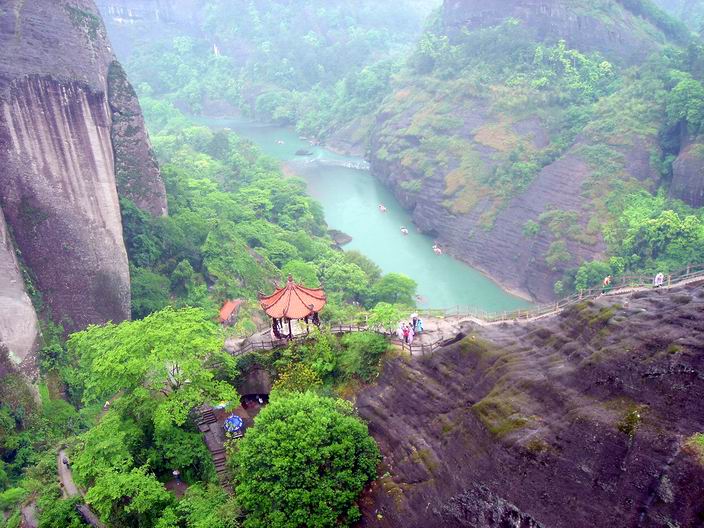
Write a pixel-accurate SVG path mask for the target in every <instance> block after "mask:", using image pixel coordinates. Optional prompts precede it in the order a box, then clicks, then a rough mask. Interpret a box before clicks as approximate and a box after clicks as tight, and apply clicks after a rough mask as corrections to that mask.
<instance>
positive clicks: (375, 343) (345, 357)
mask: <svg viewBox="0 0 704 528" xmlns="http://www.w3.org/2000/svg"><path fill="white" fill-rule="evenodd" d="M342 345H343V346H344V347H345V350H344V351H343V352H342V354H341V355H340V358H339V368H340V370H341V371H342V373H343V375H345V376H353V375H356V376H359V377H360V378H362V379H363V380H364V381H371V380H372V379H373V378H374V377H375V376H376V375H377V374H378V372H379V360H380V359H381V356H382V355H383V354H384V352H386V350H387V349H388V346H389V345H388V343H387V341H386V339H385V338H384V337H383V336H380V335H379V334H375V333H373V332H359V333H352V334H347V335H345V336H344V337H343V338H342Z"/></svg>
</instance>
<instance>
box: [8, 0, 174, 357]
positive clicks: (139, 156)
mask: <svg viewBox="0 0 704 528" xmlns="http://www.w3.org/2000/svg"><path fill="white" fill-rule="evenodd" d="M116 172H117V176H118V177H119V180H120V187H121V191H123V192H124V194H125V196H126V197H128V198H132V199H133V200H134V201H135V202H137V203H138V204H139V205H140V206H141V207H143V208H145V209H146V210H149V211H151V212H152V213H154V214H164V213H165V212H166V197H165V191H164V186H163V182H162V181H161V177H160V174H159V171H158V168H157V167H156V163H155V161H154V158H153V156H152V154H151V151H150V148H149V144H148V141H147V139H146V132H145V130H144V125H143V121H142V117H141V113H140V110H139V105H138V103H137V101H136V99H135V98H134V94H133V92H132V91H131V88H130V87H129V84H128V83H127V82H126V80H125V79H124V75H123V74H122V72H121V69H120V68H119V66H117V65H116V64H115V59H114V56H113V53H112V50H111V48H110V45H109V43H108V40H107V37H106V34H105V29H104V27H103V24H102V20H101V18H100V16H99V14H98V12H97V9H96V7H95V5H94V3H93V1H92V0H70V1H69V0H63V1H54V0H33V1H32V2H25V1H23V0H11V1H9V2H5V3H4V4H3V7H2V8H0V206H1V208H2V211H3V213H4V218H5V220H6V221H7V224H8V226H9V231H10V233H11V235H12V237H13V240H14V243H15V249H16V250H17V252H18V253H19V254H21V259H22V262H23V263H24V265H26V266H27V268H28V271H29V273H28V275H27V276H31V277H32V278H33V282H34V284H33V285H32V286H33V288H35V289H36V290H38V291H39V292H41V295H42V298H43V300H44V305H45V307H46V308H48V309H49V310H50V312H49V313H48V314H47V315H49V314H50V315H51V316H52V317H53V318H54V319H55V320H57V321H59V322H61V323H63V324H64V325H65V328H66V330H68V331H70V330H76V329H80V328H83V327H85V326H86V325H87V324H90V323H102V322H105V321H108V320H113V321H121V320H123V319H125V318H127V317H129V313H130V282H129V271H128V265H127V254H126V251H125V246H124V243H123V240H122V225H121V218H120V207H119V201H118V189H117V182H116ZM6 280H10V281H11V280H13V279H12V277H10V279H7V278H6V276H5V275H2V276H0V282H4V281H6ZM15 290H16V288H15ZM8 291H12V290H8ZM12 297H13V298H14V299H15V302H17V303H20V304H23V305H26V303H25V302H24V297H23V296H22V295H21V294H20V293H19V292H17V291H14V293H12ZM27 324H28V323H27V321H26V320H24V318H23V317H21V316H20V314H19V313H18V314H17V316H16V317H13V318H11V320H10V321H9V326H10V327H13V328H14V330H15V331H17V329H21V328H22V325H27ZM6 325H7V323H6ZM9 333H10V334H12V331H10V332H9ZM12 352H13V353H15V355H17V352H15V351H12Z"/></svg>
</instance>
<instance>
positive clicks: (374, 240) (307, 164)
mask: <svg viewBox="0 0 704 528" xmlns="http://www.w3.org/2000/svg"><path fill="white" fill-rule="evenodd" d="M197 121H199V122H200V123H201V124H204V125H207V126H210V127H213V128H227V129H230V130H232V131H233V132H235V133H237V134H239V135H240V136H241V137H243V138H246V139H249V140H251V141H252V142H254V143H255V144H257V145H258V146H259V147H260V148H261V149H262V150H263V151H264V152H265V153H266V154H268V155H270V156H272V157H274V158H276V159H278V160H279V161H281V162H282V164H283V171H284V174H285V175H286V176H293V175H296V176H299V177H301V178H303V179H304V180H305V181H306V183H307V185H308V192H309V194H310V195H311V196H312V197H313V198H315V199H316V200H318V201H319V202H320V203H321V204H322V205H323V209H324V211H325V219H326V222H327V224H328V226H329V228H330V229H334V230H338V231H341V232H344V233H346V234H348V235H349V236H350V237H351V238H352V240H351V242H350V243H349V244H347V245H346V246H345V249H346V250H356V251H359V252H361V253H363V254H364V255H366V256H367V257H369V258H370V259H372V260H373V261H374V262H375V263H377V265H379V267H380V268H381V269H382V271H383V272H384V273H391V272H396V273H402V274H404V275H407V276H409V277H411V278H412V279H414V280H415V281H416V283H417V284H418V294H419V295H420V297H421V298H423V299H424V301H425V302H423V303H421V306H422V307H424V308H450V307H455V306H466V307H471V308H474V309H478V310H483V311H491V312H496V311H511V310H516V309H523V308H527V307H529V305H530V303H529V301H528V300H527V299H526V296H525V295H523V292H517V293H520V294H519V295H513V294H512V293H510V292H507V291H505V290H503V289H502V288H501V286H500V285H499V284H497V283H496V282H494V281H493V280H492V279H491V276H490V274H487V273H485V272H482V271H479V270H475V269H473V268H472V267H470V266H468V265H467V264H466V263H464V262H462V261H460V260H457V259H456V258H453V257H452V256H451V255H449V254H447V251H445V252H444V254H442V255H437V254H436V253H435V252H434V251H433V246H434V244H435V240H433V239H432V238H431V237H429V236H427V235H424V234H422V233H420V232H418V231H417V230H416V229H413V228H411V227H412V226H413V225H414V223H413V219H412V218H411V215H410V214H409V213H408V212H407V211H406V210H405V209H404V208H403V207H402V204H400V203H399V202H398V201H397V200H396V198H395V197H394V195H393V193H392V191H391V190H390V189H388V188H386V187H385V186H384V185H383V184H382V183H381V182H379V181H378V179H377V178H375V177H373V176H372V174H371V173H370V171H369V170H368V163H367V162H366V161H365V160H363V159H361V158H357V157H353V156H344V155H341V154H338V153H335V152H332V151H331V150H329V149H327V148H325V147H323V146H321V145H312V144H310V143H309V142H307V141H306V140H304V139H302V138H300V137H298V135H297V134H296V133H295V132H294V131H293V130H291V129H286V128H283V127H277V126H272V125H265V124H261V123H254V122H251V121H247V120H243V119H230V118H218V119H214V118H209V119H206V118H197ZM301 149H305V150H308V151H310V155H309V156H296V152H297V151H299V150H301ZM379 204H384V205H385V208H386V212H383V213H382V212H381V211H380V209H379ZM402 227H408V228H411V229H409V234H408V235H407V236H404V235H403V234H402V232H401V231H402V230H401V228H402ZM443 250H445V248H444V247H443Z"/></svg>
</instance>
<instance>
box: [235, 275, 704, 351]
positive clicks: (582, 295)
mask: <svg viewBox="0 0 704 528" xmlns="http://www.w3.org/2000/svg"><path fill="white" fill-rule="evenodd" d="M699 279H701V280H704V264H697V265H691V266H687V267H686V268H683V269H681V270H678V271H676V272H674V273H670V274H668V275H666V276H665V281H664V283H663V285H662V287H663V288H670V287H673V286H677V285H679V284H683V283H688V282H694V281H697V280H699ZM645 288H654V286H653V276H652V275H623V276H621V277H617V278H616V279H614V281H613V282H612V283H611V285H610V286H609V287H608V288H607V289H606V291H604V288H603V287H601V286H600V287H594V288H590V289H588V290H583V291H580V292H578V293H575V294H574V295H571V296H569V297H566V298H564V299H561V300H559V301H556V302H554V303H550V304H543V305H540V306H535V307H533V308H530V309H525V310H514V311H510V312H486V311H483V310H476V309H473V308H471V307H461V306H455V307H454V308H450V309H425V310H423V309H419V310H417V311H418V314H419V315H420V316H421V317H426V318H427V317H433V318H447V319H452V318H454V319H458V320H471V321H474V322H476V323H479V324H484V325H491V324H497V323H502V322H507V321H532V320H535V319H539V318H541V317H547V316H549V315H554V314H557V313H560V312H561V311H562V310H564V309H565V308H568V307H570V306H573V305H575V304H578V303H580V302H583V301H585V300H590V299H595V298H597V297H600V296H601V295H619V294H624V293H628V292H630V291H634V290H642V289H645ZM326 328H329V329H330V331H331V332H332V333H333V334H346V333H351V332H367V331H371V332H376V333H378V334H382V335H384V336H387V337H390V338H391V342H392V343H394V344H396V345H398V346H400V347H401V348H402V350H404V351H406V350H407V351H408V352H409V353H410V354H411V355H414V356H416V355H421V356H424V355H429V354H432V353H433V352H435V351H436V350H437V349H438V348H441V347H444V346H447V345H449V344H452V343H453V342H455V341H456V340H458V339H457V338H453V339H449V340H447V339H438V340H437V341H435V342H433V343H430V344H428V343H422V342H418V343H416V344H411V345H409V344H407V343H404V342H403V341H401V340H399V339H397V338H396V337H395V336H396V334H395V332H391V331H388V330H386V329H384V328H379V327H369V326H368V325H365V324H361V323H359V322H353V323H343V322H338V323H329V324H328V325H326ZM254 335H256V334H254ZM254 335H253V336H250V338H249V339H251V338H252V337H254ZM462 337H463V336H462ZM308 338H309V335H308V334H307V333H305V334H301V335H297V336H295V337H294V338H293V340H288V339H279V340H276V339H271V338H270V339H265V340H261V341H247V342H245V344H244V346H243V347H242V348H240V349H239V350H237V351H236V352H234V355H235V356H241V355H244V354H249V353H252V352H256V351H268V350H273V349H275V348H280V347H284V346H286V345H288V344H289V343H290V342H291V341H294V342H295V341H305V340H307V339H308ZM460 339H461V337H460Z"/></svg>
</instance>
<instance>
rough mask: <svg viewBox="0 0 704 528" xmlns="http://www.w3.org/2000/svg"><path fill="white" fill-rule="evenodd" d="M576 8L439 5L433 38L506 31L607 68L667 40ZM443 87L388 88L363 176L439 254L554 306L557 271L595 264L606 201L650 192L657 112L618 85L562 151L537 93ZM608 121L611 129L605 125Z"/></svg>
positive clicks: (593, 9) (475, 79)
mask: <svg viewBox="0 0 704 528" xmlns="http://www.w3.org/2000/svg"><path fill="white" fill-rule="evenodd" d="M587 4H588V3H575V2H570V1H568V0H550V1H545V0H516V1H511V2H503V1H493V0H492V1H489V2H485V1H481V2H480V1H478V0H446V1H445V3H444V6H443V8H442V10H441V12H440V16H439V19H438V21H437V22H436V26H437V27H436V32H438V33H439V34H441V35H444V36H447V37H448V38H449V41H450V42H452V41H453V39H454V38H456V36H457V35H458V34H459V32H461V31H472V30H487V31H490V30H493V29H492V28H495V27H496V26H497V25H499V24H501V23H502V22H503V21H506V20H508V19H511V20H513V21H514V24H515V26H513V27H511V28H509V29H505V30H504V31H506V32H507V33H511V34H512V35H511V38H516V39H517V40H516V41H517V42H518V38H517V37H514V36H513V34H514V33H515V34H518V33H519V32H521V34H523V35H525V36H524V37H521V38H527V39H531V40H532V41H533V42H540V43H543V44H545V45H548V46H551V45H555V43H556V42H558V41H559V40H560V39H564V40H566V41H567V47H570V46H574V47H575V48H576V49H578V50H580V52H584V53H587V52H592V51H598V52H600V53H601V54H602V56H603V57H605V58H608V59H609V60H610V61H612V64H616V65H621V66H616V67H617V68H625V67H627V66H626V65H628V64H630V63H631V62H633V61H637V60H639V59H641V58H642V57H643V56H644V55H645V54H647V53H648V52H649V51H653V50H657V49H658V48H659V47H660V46H661V45H662V44H663V43H664V42H666V40H667V39H666V38H665V37H664V35H663V33H662V32H660V31H659V30H658V28H657V27H655V26H653V25H648V22H647V21H646V20H644V19H643V18H641V17H639V16H636V15H634V14H633V13H631V12H630V11H628V10H627V9H625V8H624V7H623V6H622V5H621V3H619V2H615V1H609V2H601V3H600V4H599V5H598V6H592V5H591V4H589V5H587ZM477 34H480V33H477ZM481 38H482V37H477V42H478V44H477V46H479V45H480V44H481V43H482V42H483V41H482V40H481ZM486 38H489V37H486ZM493 38H498V39H501V38H509V37H493ZM486 42H490V41H486ZM486 42H485V48H483V49H481V48H478V49H475V50H472V51H471V53H475V54H478V56H480V57H481V56H482V55H481V54H482V53H486V54H487V56H486V65H487V66H486V67H487V69H489V70H491V66H492V62H494V61H495V60H496V59H497V57H493V56H492V55H491V53H494V51H493V48H492V46H488V44H487V43H486ZM496 45H498V46H500V45H502V43H501V42H497V44H496ZM501 49H502V50H503V48H501ZM504 51H505V53H506V54H508V53H510V50H508V49H507V50H504ZM466 52H468V51H466ZM496 53H498V52H496ZM499 58H500V57H499ZM516 60H520V59H516ZM480 67H481V65H480ZM480 71H481V70H480ZM443 75H446V76H450V78H449V79H446V78H443V77H442V76H440V77H433V76H427V77H425V76H423V75H422V74H421V75H418V74H413V75H409V76H408V77H406V78H402V79H401V80H400V81H398V82H397V86H396V91H395V93H394V94H393V95H392V96H390V97H389V98H387V100H386V101H385V103H384V104H383V106H382V108H381V110H380V112H379V113H378V114H377V119H376V124H375V126H374V128H373V132H372V137H371V142H370V152H371V159H370V162H371V168H372V172H373V173H374V174H375V175H376V176H377V177H378V178H379V179H380V180H382V181H383V182H384V183H385V184H387V185H388V186H389V187H390V188H391V189H392V190H393V192H394V193H395V195H396V196H397V197H398V198H399V200H400V201H401V202H402V203H403V204H404V206H405V207H406V208H407V209H408V210H410V211H411V212H412V214H413V219H414V221H415V222H416V224H417V225H418V226H419V227H420V228H421V230H422V231H424V232H426V233H428V234H430V235H431V236H433V237H435V238H436V239H437V240H438V241H439V242H440V244H441V245H443V246H444V247H445V248H446V249H447V250H448V251H449V252H450V253H451V254H453V255H455V256H457V257H458V258H460V259H462V260H464V261H466V262H468V263H470V264H471V265H473V266H475V267H477V268H479V269H481V270H483V271H485V272H486V273H488V274H490V275H491V276H492V277H494V278H495V279H497V280H498V281H499V282H500V283H501V284H502V285H504V286H506V287H508V288H509V289H511V290H513V291H516V292H519V293H522V294H524V295H525V296H527V297H531V298H533V299H535V300H538V301H548V300H551V299H554V298H555V292H554V285H555V283H556V282H557V281H559V280H560V279H561V278H562V277H563V275H564V273H565V272H566V271H567V270H570V269H574V268H575V267H577V266H579V264H580V263H581V262H584V261H589V260H592V259H599V258H603V256H604V254H605V251H606V245H605V243H604V240H603V238H602V236H601V233H600V231H599V228H600V225H601V223H602V222H603V221H604V218H605V216H606V215H605V206H604V202H605V198H604V193H605V192H606V191H607V190H608V189H612V188H616V187H617V186H624V185H625V186H632V187H634V186H642V187H644V188H646V189H653V188H654V187H655V185H656V183H657V181H658V179H659V174H658V172H657V171H656V170H655V168H654V167H653V166H652V163H651V158H652V157H653V156H657V155H659V153H660V148H659V146H658V137H657V130H658V128H659V126H660V122H659V121H658V120H659V119H661V115H659V114H658V111H659V110H658V109H657V108H655V103H654V102H653V101H650V100H648V99H647V96H643V94H644V93H647V88H646V89H645V90H641V89H640V88H632V87H630V86H629V85H628V84H624V86H623V88H621V90H620V91H617V92H616V93H613V94H611V95H609V96H608V97H604V98H603V99H602V100H601V101H599V103H597V105H596V107H595V112H594V113H593V115H591V116H590V118H591V120H592V122H591V123H590V124H589V125H588V126H586V127H585V128H584V129H583V130H582V131H581V132H580V133H579V134H576V135H575V137H573V138H571V139H570V140H569V141H570V143H569V144H567V146H566V147H565V146H564V145H565V142H564V140H563V139H560V138H561V137H562V136H563V134H564V132H565V130H566V129H569V128H570V127H571V126H574V122H575V117H573V116H571V115H563V116H562V117H560V112H563V111H564V107H563V108H562V109H561V108H560V106H559V104H558V105H556V104H555V102H554V101H550V100H546V99H541V97H543V96H542V95H541V94H540V93H539V92H533V93H532V94H531V93H530V92H529V93H526V92H525V91H523V88H514V87H513V86H512V85H510V84H508V83H507V84H506V85H502V84H501V83H498V84H496V85H494V84H492V82H491V81H484V80H483V79H482V74H481V73H478V74H476V76H475V74H474V73H473V72H469V73H467V75H466V77H467V78H464V77H465V76H458V77H457V78H452V77H451V74H443ZM519 76H520V74H519ZM634 100H638V101H639V102H638V105H641V106H640V107H639V108H636V106H637V105H636V104H633V101H634ZM617 111H618V112H620V113H622V115H620V116H619V117H618V118H615V117H614V114H615V112H617ZM641 125H642V126H641ZM558 143H562V146H560V147H559V149H561V150H560V152H559V155H557V156H555V145H556V144H558ZM535 160H540V161H539V162H538V166H539V170H537V171H536V173H535V174H534V175H531V177H530V180H529V182H528V183H527V184H526V185H525V186H524V187H522V188H520V189H519V190H515V189H514V190H511V191H508V192H507V191H505V190H503V189H501V188H500V187H499V184H497V183H495V182H496V181H497V180H499V183H500V178H501V177H502V176H500V175H501V173H502V171H504V173H506V172H508V174H509V176H508V177H506V176H503V177H504V178H509V179H513V180H514V181H515V180H518V179H520V178H522V177H523V174H524V173H523V172H521V171H522V170H523V169H524V168H525V166H526V164H525V162H528V164H530V163H534V162H535ZM516 162H518V163H516ZM507 167H508V170H507ZM511 171H513V172H511ZM497 175H499V176H497ZM679 179H680V180H681V179H682V178H679ZM487 181H488V182H493V183H486V182H487ZM686 187H687V189H690V188H691V186H690V185H689V184H687V185H686Z"/></svg>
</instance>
